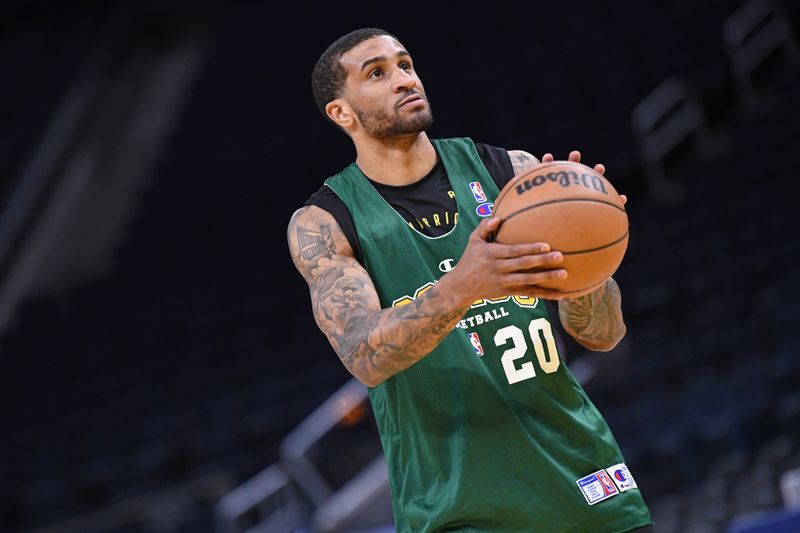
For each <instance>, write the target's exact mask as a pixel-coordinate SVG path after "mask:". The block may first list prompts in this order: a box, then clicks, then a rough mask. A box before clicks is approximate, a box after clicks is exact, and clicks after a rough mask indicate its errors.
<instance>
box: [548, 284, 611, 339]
mask: <svg viewBox="0 0 800 533" xmlns="http://www.w3.org/2000/svg"><path fill="white" fill-rule="evenodd" d="M621 304H622V295H621V293H620V290H619V286H618V285H617V282H616V281H614V280H613V279H612V278H609V279H608V281H607V282H606V283H605V284H604V285H603V286H602V287H600V288H599V289H597V290H595V291H593V292H590V293H589V294H586V295H584V296H581V297H579V298H573V299H565V300H560V301H559V302H558V315H559V318H560V319H561V324H562V325H563V326H564V329H565V330H566V331H567V333H569V334H570V335H572V337H574V338H575V340H576V341H578V342H579V343H581V344H583V345H584V346H586V347H587V348H591V349H596V350H604V351H605V350H610V349H611V348H613V347H614V346H616V345H617V343H618V342H619V341H620V340H621V339H622V337H624V336H625V331H626V328H625V322H624V321H623V319H622V308H621Z"/></svg>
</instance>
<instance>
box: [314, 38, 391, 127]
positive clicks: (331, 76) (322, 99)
mask: <svg viewBox="0 0 800 533" xmlns="http://www.w3.org/2000/svg"><path fill="white" fill-rule="evenodd" d="M380 35H388V36H389V37H392V38H393V39H397V37H395V36H394V35H392V34H391V33H389V32H388V31H386V30H381V29H379V28H361V29H359V30H355V31H351V32H350V33H348V34H347V35H343V36H341V37H339V38H338V39H336V41H334V43H333V44H332V45H330V46H329V47H328V49H327V50H325V52H323V53H322V55H321V56H319V59H318V60H317V64H316V65H314V71H313V72H312V73H311V89H312V91H314V102H315V103H316V104H317V107H318V108H319V111H320V113H322V115H323V116H325V117H326V118H327V117H328V115H327V113H325V106H326V105H328V102H330V101H332V100H336V99H337V98H339V96H340V95H341V91H342V87H343V86H344V82H345V80H346V79H347V71H346V70H345V69H344V67H343V66H342V63H341V59H342V56H343V55H344V54H346V53H347V52H349V51H350V50H352V49H353V48H355V47H356V46H358V45H359V44H361V43H362V42H364V41H366V40H367V39H371V38H373V37H378V36H380Z"/></svg>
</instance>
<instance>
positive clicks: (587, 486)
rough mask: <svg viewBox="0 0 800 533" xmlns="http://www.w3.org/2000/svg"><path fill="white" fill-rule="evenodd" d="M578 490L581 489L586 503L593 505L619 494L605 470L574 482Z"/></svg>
mask: <svg viewBox="0 0 800 533" xmlns="http://www.w3.org/2000/svg"><path fill="white" fill-rule="evenodd" d="M576 483H577V484H578V488H580V489H581V492H582V493H583V497H584V498H586V503H588V504H589V505H594V504H596V503H597V502H601V501H603V500H607V499H609V498H611V497H612V496H616V495H617V494H619V490H617V487H616V485H614V482H613V481H611V477H610V476H609V475H608V474H607V473H606V471H605V470H598V471H597V472H595V473H593V474H589V475H588V476H585V477H582V478H580V479H579V480H577V481H576Z"/></svg>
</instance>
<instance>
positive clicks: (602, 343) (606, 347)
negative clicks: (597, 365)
mask: <svg viewBox="0 0 800 533" xmlns="http://www.w3.org/2000/svg"><path fill="white" fill-rule="evenodd" d="M626 331H627V329H626V327H625V325H624V324H623V325H622V327H621V328H620V330H619V331H617V332H615V333H616V334H615V335H614V336H613V337H607V338H603V339H591V338H576V339H575V341H577V343H578V344H580V345H581V346H583V347H584V348H586V349H588V350H592V351H593V352H610V351H611V350H613V349H614V348H616V347H617V345H618V344H619V343H620V341H621V340H622V339H623V338H624V337H625V333H626Z"/></svg>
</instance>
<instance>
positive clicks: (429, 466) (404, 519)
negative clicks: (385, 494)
mask: <svg viewBox="0 0 800 533" xmlns="http://www.w3.org/2000/svg"><path fill="white" fill-rule="evenodd" d="M313 89H314V97H315V100H316V103H317V105H318V106H319V108H320V110H321V111H322V112H323V114H324V115H325V116H326V117H327V118H328V119H329V120H330V121H331V122H333V123H334V124H335V125H336V126H337V127H338V128H339V129H341V130H342V131H344V132H345V133H346V134H347V135H349V136H350V138H351V139H352V141H353V143H354V145H355V148H356V154H357V156H356V160H355V162H354V163H353V164H351V165H350V166H348V167H347V168H346V169H344V170H343V171H342V172H340V173H339V174H337V175H335V176H333V177H331V178H329V179H328V180H327V181H326V182H325V185H324V186H323V187H322V188H321V189H320V190H319V191H318V192H317V193H316V194H314V195H313V196H312V197H311V198H310V199H309V200H308V202H307V203H306V205H305V206H304V207H302V208H301V209H299V210H298V211H297V212H296V213H295V214H294V216H293V217H292V220H291V222H290V224H289V228H288V240H289V248H290V250H291V254H292V258H293V260H294V262H295V265H296V266H297V269H298V270H299V271H300V273H301V274H302V275H303V277H304V278H305V279H306V281H307V282H308V285H309V288H310V291H311V303H312V307H313V312H314V317H315V319H316V321H317V324H318V325H319V327H320V329H322V331H323V332H324V333H325V335H326V336H327V337H328V339H329V340H330V342H331V345H332V346H333V348H334V350H335V351H336V353H337V354H338V355H339V357H340V358H341V360H342V362H343V363H344V365H345V366H346V367H347V369H348V370H349V371H350V372H351V373H352V374H353V375H354V376H356V378H358V379H359V380H360V381H361V382H362V383H364V385H366V386H367V387H368V388H369V395H370V400H371V402H372V406H373V409H374V412H375V417H376V419H377V423H378V428H379V431H380V437H381V442H382V444H383V449H384V452H385V455H386V460H387V462H388V466H389V476H390V482H391V489H392V499H393V509H394V515H395V523H396V527H397V531H399V532H401V533H406V532H409V533H410V532H413V533H424V532H439V531H465V532H486V533H504V532H508V533H510V532H515V533H522V532H567V531H569V532H592V533H603V532H626V531H644V530H648V531H649V530H651V527H650V524H651V520H650V515H649V512H648V510H647V507H646V506H645V504H644V501H643V500H642V496H641V494H640V492H639V489H638V488H637V487H636V484H635V482H634V481H633V478H632V477H631V473H630V472H629V471H628V469H627V467H626V466H625V464H624V459H623V457H622V454H621V453H620V450H619V448H618V447H617V444H616V442H615V441H614V438H613V436H612V435H611V432H610V430H609V428H608V426H607V425H606V423H605V421H604V420H603V418H602V417H601V416H600V414H599V413H598V411H597V410H596V408H595V407H594V406H593V405H592V403H591V402H590V401H589V399H588V398H587V396H586V394H585V392H584V391H583V389H582V388H581V386H580V385H579V384H578V383H577V382H576V380H575V379H574V378H573V376H572V374H571V373H570V372H569V370H568V369H567V368H566V366H565V365H564V364H562V362H561V354H559V353H558V349H557V345H556V343H555V341H554V338H553V331H552V327H551V323H550V322H549V317H548V314H547V309H546V306H545V303H544V301H543V300H546V299H550V300H559V302H558V312H559V317H560V319H561V322H562V324H563V325H564V327H565V329H566V331H567V332H569V334H570V335H572V336H573V337H574V338H575V339H576V340H577V341H578V342H579V343H581V344H582V345H583V346H586V347H588V348H590V349H593V350H601V351H603V350H610V349H611V348H613V347H614V346H615V345H616V344H617V342H618V341H619V340H620V339H621V338H622V336H623V335H624V333H625V325H624V322H623V319H622V313H621V310H620V291H619V288H618V287H617V284H616V283H615V282H614V281H613V280H612V279H609V280H608V281H607V282H606V284H605V285H604V286H602V287H601V288H599V289H597V290H595V291H594V292H591V293H589V294H585V295H583V296H580V297H574V298H571V299H564V298H563V297H562V295H561V294H559V293H556V292H553V291H550V290H546V289H543V288H541V287H538V286H537V284H539V283H542V282H543V281H545V280H551V279H555V278H563V277H565V276H566V275H567V272H566V271H565V270H564V269H561V268H559V263H560V262H561V261H562V260H563V257H562V255H561V254H560V253H559V252H558V251H557V250H550V248H549V246H548V244H547V243H533V244H526V245H514V246H511V245H502V244H498V243H494V242H492V239H491V236H492V233H493V232H494V231H495V230H496V229H497V228H498V226H499V224H500V222H501V221H500V220H499V219H490V218H488V216H489V215H490V214H491V203H492V201H493V200H494V198H495V197H496V196H497V194H498V192H499V189H500V188H501V187H502V186H503V185H504V184H505V183H507V182H508V181H509V180H510V179H511V177H512V176H513V175H514V174H519V173H520V172H523V171H525V170H526V169H529V168H531V167H532V166H535V165H536V164H538V163H539V162H538V160H537V159H536V158H535V157H533V156H532V155H530V154H528V153H526V152H523V151H519V150H515V151H509V152H506V151H505V150H501V149H499V148H495V147H491V146H487V145H482V144H476V143H474V142H473V141H471V140H469V139H465V138H462V139H442V140H431V139H429V138H428V136H427V134H426V133H425V132H426V130H427V129H428V128H429V127H430V126H431V123H432V120H433V118H432V115H431V109H430V105H429V103H428V97H427V95H426V93H425V89H424V88H423V85H422V82H421V81H420V79H419V77H418V75H417V72H416V71H415V69H414V63H413V61H412V59H411V56H410V55H409V53H408V52H407V51H406V49H405V48H404V47H403V45H402V44H401V43H400V42H399V41H398V40H397V39H396V38H395V37H393V36H392V35H390V34H388V33H386V32H385V31H382V30H377V29H362V30H357V31H355V32H352V33H350V34H348V35H345V36H343V37H341V38H340V39H339V40H337V41H336V42H334V43H333V44H332V45H331V46H330V47H329V48H328V50H327V51H325V53H323V54H322V56H321V57H320V59H319V61H318V62H317V64H316V66H315V68H314V72H313ZM570 158H571V159H572V160H579V159H580V154H579V153H577V152H573V154H571V157H570ZM543 159H545V160H552V155H550V154H547V156H546V158H543ZM596 169H597V170H598V171H599V172H602V171H603V170H604V169H602V167H601V166H598V167H596ZM534 267H546V269H545V270H543V271H537V272H533V273H532V272H530V271H529V270H530V269H532V268H534Z"/></svg>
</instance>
